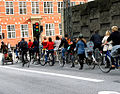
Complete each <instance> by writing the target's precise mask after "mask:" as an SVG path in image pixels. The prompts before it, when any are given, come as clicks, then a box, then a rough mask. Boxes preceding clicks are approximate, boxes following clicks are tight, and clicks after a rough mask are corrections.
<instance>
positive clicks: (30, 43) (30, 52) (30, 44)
mask: <svg viewBox="0 0 120 94" xmlns="http://www.w3.org/2000/svg"><path fill="white" fill-rule="evenodd" d="M32 45H33V42H32V41H31V39H29V42H28V50H29V55H30V60H31V55H32V54H33V49H32Z"/></svg>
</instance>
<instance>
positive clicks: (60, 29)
mask: <svg viewBox="0 0 120 94" xmlns="http://www.w3.org/2000/svg"><path fill="white" fill-rule="evenodd" d="M59 34H60V35H62V24H61V23H60V24H59Z"/></svg>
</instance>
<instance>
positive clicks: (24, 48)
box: [20, 38, 28, 67]
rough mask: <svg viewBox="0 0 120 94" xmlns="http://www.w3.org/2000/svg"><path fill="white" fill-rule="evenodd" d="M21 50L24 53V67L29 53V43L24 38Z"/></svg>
mask: <svg viewBox="0 0 120 94" xmlns="http://www.w3.org/2000/svg"><path fill="white" fill-rule="evenodd" d="M20 48H21V51H22V62H23V65H22V66H23V67H24V64H25V63H26V62H25V60H24V56H25V57H26V60H27V51H28V43H27V42H26V41H25V40H24V38H22V41H21V43H20Z"/></svg>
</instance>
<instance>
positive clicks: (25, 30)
mask: <svg viewBox="0 0 120 94" xmlns="http://www.w3.org/2000/svg"><path fill="white" fill-rule="evenodd" d="M22 25H23V27H24V26H25V25H27V29H24V30H22ZM20 31H21V38H28V37H29V32H28V24H21V25H20ZM25 32H27V36H26V35H25ZM23 33H24V35H23Z"/></svg>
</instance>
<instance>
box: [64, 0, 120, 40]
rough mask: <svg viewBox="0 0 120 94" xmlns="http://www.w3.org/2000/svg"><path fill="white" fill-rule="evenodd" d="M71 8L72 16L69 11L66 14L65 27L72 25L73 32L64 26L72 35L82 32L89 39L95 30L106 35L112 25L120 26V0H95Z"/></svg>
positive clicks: (66, 31)
mask: <svg viewBox="0 0 120 94" xmlns="http://www.w3.org/2000/svg"><path fill="white" fill-rule="evenodd" d="M71 10H72V11H71V14H72V15H71V17H68V16H69V15H66V14H67V13H66V14H65V15H64V27H68V26H69V25H71V26H72V28H71V29H72V34H70V32H69V31H68V29H67V28H64V30H65V33H68V34H69V35H70V36H74V37H75V36H78V35H79V33H82V34H83V35H84V37H86V38H87V39H88V38H89V37H90V36H91V35H92V33H93V32H94V31H95V30H99V33H100V34H101V35H104V34H105V31H106V30H107V29H108V30H110V29H111V26H113V25H117V26H118V27H120V0H95V1H92V2H89V3H86V4H83V5H78V6H74V7H71ZM67 11H68V9H65V12H67ZM68 18H71V19H68Z"/></svg>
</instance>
